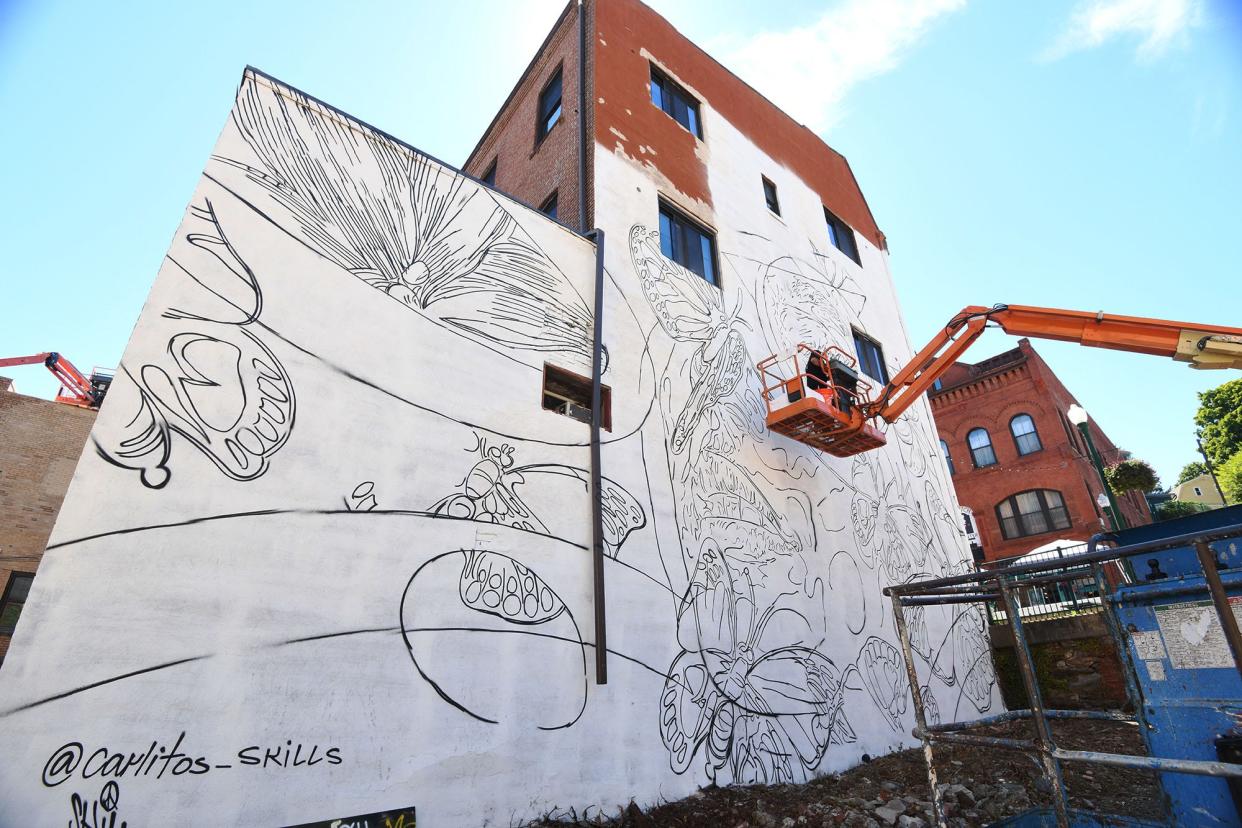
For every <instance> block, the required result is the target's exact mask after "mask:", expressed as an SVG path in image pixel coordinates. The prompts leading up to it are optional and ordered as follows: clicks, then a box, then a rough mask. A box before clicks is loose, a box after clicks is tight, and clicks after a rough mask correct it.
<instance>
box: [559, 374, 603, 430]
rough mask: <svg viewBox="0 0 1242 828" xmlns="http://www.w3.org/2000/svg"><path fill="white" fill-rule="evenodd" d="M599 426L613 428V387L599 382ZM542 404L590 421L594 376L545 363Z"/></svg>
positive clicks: (584, 420) (561, 412)
mask: <svg viewBox="0 0 1242 828" xmlns="http://www.w3.org/2000/svg"><path fill="white" fill-rule="evenodd" d="M600 405H601V409H602V410H601V411H600V415H599V423H600V427H601V428H603V429H604V431H612V389H611V388H609V387H608V386H607V385H602V386H600ZM543 407H544V408H545V409H547V410H548V411H555V412H556V413H557V414H564V415H565V416H566V417H572V418H574V419H575V420H579V421H580V422H584V423H590V422H591V378H590V377H584V376H582V375H581V374H575V373H574V372H572V371H566V370H565V369H564V368H557V367H556V366H555V365H548V364H546V363H545V364H544V366H543Z"/></svg>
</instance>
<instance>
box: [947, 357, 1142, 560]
mask: <svg viewBox="0 0 1242 828" xmlns="http://www.w3.org/2000/svg"><path fill="white" fill-rule="evenodd" d="M929 396H930V397H931V405H932V411H933V413H934V415H935V418H936V428H937V431H938V432H939V433H940V439H941V440H943V441H944V443H945V444H946V445H947V446H948V450H949V454H950V457H951V458H952V467H953V484H954V486H955V488H956V489H957V499H958V501H959V502H960V503H961V504H962V505H963V506H967V507H969V508H970V509H971V510H972V511H973V512H974V516H975V522H976V523H977V524H978V530H979V538H980V541H981V543H982V545H983V550H984V556H985V557H986V558H987V559H988V560H995V559H997V558H1007V557H1010V556H1012V555H1020V554H1023V553H1025V552H1029V551H1030V550H1031V549H1034V548H1035V547H1037V546H1041V545H1043V544H1045V543H1047V542H1048V541H1051V540H1056V539H1058V538H1068V539H1076V540H1082V541H1086V540H1088V539H1089V538H1090V537H1091V536H1092V535H1094V534H1095V533H1097V532H1100V531H1104V530H1105V529H1108V528H1111V527H1110V526H1109V525H1108V523H1107V518H1106V516H1105V515H1104V514H1103V512H1102V510H1100V508H1099V507H1098V506H1097V504H1096V497H1097V496H1098V495H1099V494H1100V492H1101V491H1102V487H1101V485H1100V481H1099V475H1098V474H1096V471H1095V468H1094V466H1093V465H1092V463H1091V459H1090V457H1089V456H1088V455H1087V453H1086V448H1085V446H1084V445H1083V443H1082V438H1081V436H1080V435H1079V433H1078V431H1077V429H1076V428H1074V427H1073V426H1072V425H1071V424H1070V423H1069V421H1068V420H1066V419H1065V412H1066V410H1067V409H1068V408H1069V407H1070V405H1072V404H1073V403H1075V402H1076V400H1075V399H1074V395H1073V394H1071V393H1070V392H1069V390H1068V389H1066V387H1065V386H1064V385H1062V384H1061V381H1060V380H1059V379H1057V376H1056V374H1054V373H1053V372H1052V369H1051V368H1049V367H1048V364H1047V363H1046V362H1044V361H1043V359H1041V358H1040V356H1039V354H1037V353H1036V352H1035V349H1034V348H1032V347H1031V343H1030V341H1029V340H1026V339H1023V340H1021V341H1019V343H1018V347H1017V348H1015V349H1013V350H1012V351H1006V352H1005V353H1003V354H998V355H997V356H994V357H992V358H991V359H987V360H984V361H983V362H980V363H977V364H974V365H971V364H969V363H964V362H959V363H957V364H955V365H954V366H953V367H952V368H951V369H949V371H948V372H947V373H946V374H945V376H944V377H943V378H942V381H941V386H940V389H939V390H936V391H933V392H932V393H931V394H930V395H929ZM1020 414H1028V415H1030V417H1031V419H1032V420H1033V421H1034V423H1035V428H1036V431H1037V433H1038V435H1039V442H1040V445H1041V448H1039V449H1038V450H1036V451H1033V452H1031V453H1029V454H1025V455H1020V454H1019V453H1018V445H1017V440H1016V438H1015V437H1014V435H1013V432H1012V431H1011V424H1012V422H1013V418H1014V417H1017V416H1018V415H1020ZM976 428H985V429H987V431H988V434H989V435H990V437H991V442H992V450H993V451H994V452H995V455H996V461H997V462H996V463H995V464H993V465H989V466H985V467H982V468H976V467H975V464H974V462H973V459H972V454H971V451H970V447H969V445H968V443H967V435H968V434H969V433H970V432H971V431H972V430H973V429H976ZM1089 428H1090V429H1091V438H1092V440H1093V441H1094V443H1095V446H1096V448H1097V449H1098V450H1099V452H1100V455H1101V457H1102V458H1103V459H1104V462H1105V463H1106V464H1108V463H1112V462H1115V461H1116V460H1118V459H1119V457H1120V451H1119V450H1118V448H1117V447H1116V446H1115V445H1114V444H1113V441H1112V440H1110V439H1108V436H1107V435H1106V434H1105V433H1104V432H1103V431H1101V430H1100V428H1099V425H1098V424H1097V423H1096V422H1095V421H1094V420H1092V421H1091V423H1090V425H1089ZM1033 489H1051V490H1053V491H1056V492H1059V493H1060V494H1061V499H1062V501H1063V502H1064V505H1065V508H1066V510H1067V512H1068V517H1069V521H1070V525H1069V526H1068V527H1067V528H1061V529H1050V530H1048V531H1046V532H1041V533H1039V534H1034V535H1027V536H1024V537H1017V538H1012V539H1006V538H1005V537H1004V536H1003V535H1002V533H1001V526H1000V519H999V517H998V514H997V507H998V505H999V504H1000V503H1001V502H1002V501H1004V500H1005V499H1006V498H1008V497H1010V496H1011V495H1015V494H1018V493H1020V492H1027V491H1030V490H1033ZM1118 501H1119V505H1120V507H1121V511H1122V514H1124V515H1125V518H1126V520H1127V521H1129V522H1130V524H1131V525H1137V524H1142V523H1149V522H1150V521H1151V513H1150V512H1149V511H1148V508H1147V503H1146V501H1145V500H1144V499H1143V496H1142V495H1140V494H1137V493H1133V492H1131V493H1129V494H1127V495H1125V496H1120V497H1119V498H1118Z"/></svg>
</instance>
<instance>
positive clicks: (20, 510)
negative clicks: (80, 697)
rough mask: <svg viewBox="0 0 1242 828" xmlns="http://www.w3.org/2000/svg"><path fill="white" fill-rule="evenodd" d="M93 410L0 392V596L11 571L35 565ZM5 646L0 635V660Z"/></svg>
mask: <svg viewBox="0 0 1242 828" xmlns="http://www.w3.org/2000/svg"><path fill="white" fill-rule="evenodd" d="M95 413H96V412H94V411H88V410H86V409H82V408H75V407H73V406H69V405H64V404H61V403H55V402H52V401H50V400H41V399H37V398H35V397H27V396H24V395H22V394H17V393H0V595H3V592H4V588H5V587H6V586H7V585H8V583H9V577H10V575H11V573H13V572H34V571H35V570H36V568H37V567H38V566H39V559H40V558H42V557H43V548H44V547H45V546H46V545H47V539H48V536H49V535H50V534H51V533H52V524H53V523H55V521H56V514H57V512H59V511H60V503H61V501H62V500H63V499H64V497H65V490H66V489H67V488H68V486H69V480H70V479H71V478H72V477H73V470H74V467H75V466H76V465H77V462H78V455H80V454H81V453H82V447H83V446H84V445H85V444H86V437H87V435H88V434H89V433H90V430H91V426H92V425H93V424H94V422H95ZM8 648H9V637H8V636H7V635H0V661H3V659H4V654H5V653H6V652H7V651H8Z"/></svg>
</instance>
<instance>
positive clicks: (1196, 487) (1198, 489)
mask: <svg viewBox="0 0 1242 828" xmlns="http://www.w3.org/2000/svg"><path fill="white" fill-rule="evenodd" d="M1195 494H1196V495H1197V496H1198V497H1203V490H1202V489H1200V488H1199V487H1198V486H1195Z"/></svg>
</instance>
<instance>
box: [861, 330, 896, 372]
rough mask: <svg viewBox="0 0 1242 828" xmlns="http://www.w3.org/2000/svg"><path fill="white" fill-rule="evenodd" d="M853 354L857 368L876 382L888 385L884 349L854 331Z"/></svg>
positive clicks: (872, 340) (867, 337) (864, 335)
mask: <svg viewBox="0 0 1242 828" xmlns="http://www.w3.org/2000/svg"><path fill="white" fill-rule="evenodd" d="M854 353H855V354H857V355H858V368H859V370H861V371H862V372H863V373H864V374H866V375H867V376H869V377H871V378H872V379H873V380H875V381H876V382H878V383H880V384H882V385H887V384H888V368H886V367H885V366H884V349H883V348H882V347H880V343H878V342H876V341H875V340H874V339H872V338H871V337H869V336H867V335H866V334H862V333H859V332H858V331H854Z"/></svg>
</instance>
